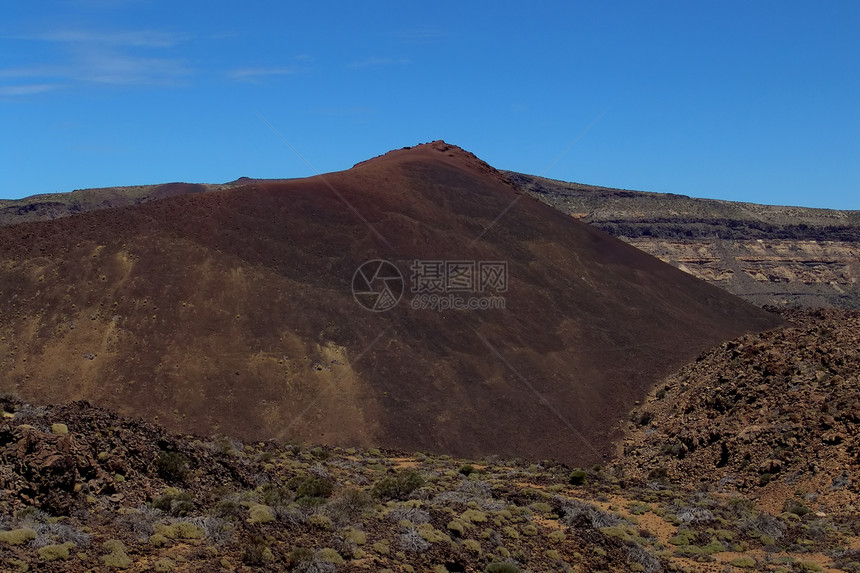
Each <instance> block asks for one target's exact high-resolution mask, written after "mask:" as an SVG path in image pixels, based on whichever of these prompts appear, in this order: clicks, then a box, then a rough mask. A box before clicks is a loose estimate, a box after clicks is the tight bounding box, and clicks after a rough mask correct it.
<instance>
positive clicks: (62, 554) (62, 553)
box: [39, 542, 75, 561]
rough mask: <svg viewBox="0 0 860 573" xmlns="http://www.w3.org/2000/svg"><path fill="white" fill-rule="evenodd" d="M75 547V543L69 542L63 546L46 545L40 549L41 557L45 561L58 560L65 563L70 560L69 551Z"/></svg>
mask: <svg viewBox="0 0 860 573" xmlns="http://www.w3.org/2000/svg"><path fill="white" fill-rule="evenodd" d="M74 546H75V544H74V543H68V542H67V543H63V544H61V545H45V546H44V547H40V548H39V557H41V558H42V559H44V560H45V561H56V560H57V559H62V560H63V561H65V560H66V559H68V558H69V549H71V548H72V547H74Z"/></svg>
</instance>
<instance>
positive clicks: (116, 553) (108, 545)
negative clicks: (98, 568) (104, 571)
mask: <svg viewBox="0 0 860 573" xmlns="http://www.w3.org/2000/svg"><path fill="white" fill-rule="evenodd" d="M102 547H103V548H104V549H105V551H108V554H107V555H102V561H103V562H104V564H105V566H106V567H111V568H113V569H128V568H129V567H131V566H132V564H133V563H134V561H132V559H131V557H129V556H128V553H126V550H125V544H124V543H123V542H122V541H120V540H119V539H109V540H107V541H105V542H104V543H103V544H102Z"/></svg>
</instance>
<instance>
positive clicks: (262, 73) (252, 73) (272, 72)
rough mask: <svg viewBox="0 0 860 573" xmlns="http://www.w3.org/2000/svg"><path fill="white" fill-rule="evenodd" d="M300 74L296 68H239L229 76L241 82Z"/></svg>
mask: <svg viewBox="0 0 860 573" xmlns="http://www.w3.org/2000/svg"><path fill="white" fill-rule="evenodd" d="M295 73H298V70H297V69H295V68H239V69H236V70H231V71H230V72H229V73H228V74H227V75H228V76H229V77H230V78H232V79H234V80H240V81H248V82H253V81H258V80H261V79H263V78H266V77H272V76H289V75H292V74H295Z"/></svg>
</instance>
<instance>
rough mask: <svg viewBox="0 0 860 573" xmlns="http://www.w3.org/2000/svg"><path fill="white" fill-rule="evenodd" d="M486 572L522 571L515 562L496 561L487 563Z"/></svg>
mask: <svg viewBox="0 0 860 573" xmlns="http://www.w3.org/2000/svg"><path fill="white" fill-rule="evenodd" d="M484 571H485V572H486V573H520V568H519V567H517V566H516V565H514V564H513V563H504V562H501V561H496V562H494V563H490V564H489V565H487V568H486V569H484Z"/></svg>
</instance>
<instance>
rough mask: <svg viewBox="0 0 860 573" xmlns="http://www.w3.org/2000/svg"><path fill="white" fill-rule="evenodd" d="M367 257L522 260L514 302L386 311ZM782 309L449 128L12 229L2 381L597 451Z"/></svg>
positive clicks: (6, 237) (408, 434)
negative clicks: (402, 145)
mask: <svg viewBox="0 0 860 573" xmlns="http://www.w3.org/2000/svg"><path fill="white" fill-rule="evenodd" d="M346 202H348V203H349V205H351V206H352V208H350V207H349V206H348V205H347V204H346ZM512 204H513V206H512V207H511V205H512ZM509 207H510V208H509ZM353 209H354V210H353ZM356 213H358V214H360V216H359V215H357V214H356ZM502 213H503V215H502V216H501V217H500V218H499V220H498V222H497V223H496V224H495V225H494V224H493V223H494V221H495V220H496V219H497V217H499V216H500V214H502ZM365 221H366V222H367V223H368V224H365ZM371 226H372V228H371ZM487 229H489V230H488V231H487V232H486V233H485V234H483V236H482V237H481V239H480V240H477V241H474V240H475V239H476V237H478V236H480V235H481V234H482V233H483V232H484V231H485V230H487ZM473 241H474V242H473ZM370 259H387V260H390V261H392V262H394V263H395V264H397V266H398V267H399V268H400V270H401V271H402V273H403V274H404V276H406V277H407V282H408V280H409V273H410V271H409V265H410V264H411V262H412V261H413V260H415V259H420V260H467V261H506V262H507V263H508V265H509V287H508V290H507V292H505V293H504V297H505V299H506V309H505V310H484V311H477V310H474V311H446V312H435V311H431V310H414V309H412V308H410V306H409V304H408V300H403V301H401V303H400V304H399V305H398V306H397V307H396V308H395V309H393V310H391V311H388V312H385V313H372V312H369V311H367V310H365V309H363V308H361V307H360V306H358V305H357V304H356V302H355V300H354V299H353V296H352V293H351V290H350V284H351V281H352V277H353V274H354V272H355V270H356V268H357V267H358V266H359V265H360V264H362V263H363V262H365V261H367V260H370ZM408 296H409V293H407V297H408ZM780 323H781V320H780V319H779V318H777V317H775V316H773V315H770V314H768V313H765V312H763V311H761V310H759V309H757V308H755V307H753V306H751V305H749V304H747V303H744V302H742V301H741V300H740V299H737V298H735V297H733V296H732V295H729V294H728V293H725V292H723V291H721V290H720V289H718V288H716V287H712V286H709V285H707V284H705V283H703V282H701V281H699V280H697V279H694V278H692V277H690V276H688V275H686V274H685V273H683V272H681V271H678V270H677V269H674V268H672V267H670V266H669V265H667V264H664V263H662V262H660V261H658V260H657V259H655V258H653V257H651V256H649V255H646V254H645V253H643V252H641V251H638V250H637V249H635V248H633V247H630V246H628V245H626V244H624V243H623V242H621V241H619V240H616V239H614V238H612V237H609V236H608V235H606V234H604V233H602V232H601V231H598V230H596V229H594V228H592V227H589V226H588V225H586V224H583V223H580V222H578V221H575V220H573V219H572V218H571V217H568V216H565V215H563V214H562V213H560V212H558V211H555V210H554V209H552V208H551V207H549V206H546V205H543V204H541V203H539V202H537V201H535V200H533V199H531V198H529V197H528V196H526V195H524V194H522V193H521V192H520V191H518V190H517V189H515V188H514V187H513V186H512V185H510V184H509V183H508V182H507V181H506V180H505V178H504V177H503V176H502V175H501V174H499V173H498V172H497V171H495V170H494V169H492V168H491V167H490V166H488V165H486V164H485V163H483V162H481V161H480V160H478V159H477V158H476V157H474V156H473V155H471V154H469V153H467V152H465V151H463V150H461V149H459V148H456V147H452V146H448V145H447V144H444V143H443V142H434V143H432V144H427V145H422V146H418V147H415V148H411V149H404V150H400V151H395V152H391V153H389V154H386V155H385V156H382V157H379V158H376V159H373V160H371V161H368V162H365V163H362V164H359V165H357V166H356V167H354V168H353V169H350V170H348V171H344V172H339V173H332V174H328V175H325V176H320V177H312V178H309V179H303V180H291V181H278V182H264V181H250V182H248V183H247V184H245V185H241V186H239V187H236V188H234V189H231V190H225V191H217V192H209V193H193V194H182V195H177V196H173V197H168V198H165V199H162V200H158V201H152V202H149V203H145V204H141V205H136V206H130V207H123V208H117V209H105V210H101V211H94V212H89V213H85V214H81V215H77V216H73V217H66V218H63V219H58V220H55V221H48V222H40V223H26V224H20V225H14V226H9V227H4V228H0V389H4V390H6V389H14V390H15V391H17V392H18V393H19V394H21V395H22V396H23V397H24V398H25V399H27V400H30V401H38V402H62V401H70V400H75V399H82V398H86V399H89V400H91V401H93V402H94V403H97V404H99V405H104V406H108V407H111V408H114V409H116V410H118V411H119V412H122V413H126V414H134V415H140V416H145V417H147V418H149V419H154V418H158V420H159V421H160V422H161V423H163V424H164V425H166V426H167V427H168V428H171V429H174V430H179V431H194V432H196V433H202V434H209V433H212V432H216V431H222V432H225V433H229V434H234V435H238V436H240V437H244V438H254V439H265V438H277V439H281V440H289V439H300V440H306V441H312V442H316V443H320V442H322V443H328V444H341V445H383V446H389V447H395V448H400V449H405V450H407V451H412V450H428V451H435V452H447V453H454V454H459V455H464V456H469V457H477V456H480V455H483V454H489V453H493V454H500V455H503V456H518V457H528V458H542V457H555V458H559V459H562V460H565V461H567V462H570V463H586V462H590V461H594V460H596V459H597V458H600V457H602V456H604V455H606V454H608V453H609V452H610V451H611V449H610V442H611V440H612V439H613V438H615V437H616V435H617V434H616V428H617V427H618V423H619V421H620V420H621V419H622V418H624V417H625V416H626V414H627V412H629V410H630V408H631V407H632V406H633V404H634V402H635V401H636V400H640V399H642V398H643V397H644V396H645V394H646V393H647V392H648V391H649V390H650V389H651V387H652V385H653V384H655V383H656V382H657V381H659V380H661V379H662V378H663V377H664V376H666V375H667V374H668V373H670V372H672V371H673V370H675V369H677V368H678V367H680V366H681V365H682V364H685V363H687V362H689V361H690V360H692V359H693V358H695V357H696V356H697V355H698V354H699V353H700V352H702V351H703V350H705V349H707V348H710V347H712V346H713V345H715V344H717V343H719V342H721V341H723V340H727V339H730V338H733V337H736V336H739V335H741V334H743V333H744V332H749V331H759V330H764V329H768V328H772V327H775V326H777V325H779V324H780Z"/></svg>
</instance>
